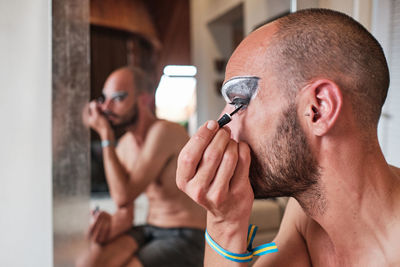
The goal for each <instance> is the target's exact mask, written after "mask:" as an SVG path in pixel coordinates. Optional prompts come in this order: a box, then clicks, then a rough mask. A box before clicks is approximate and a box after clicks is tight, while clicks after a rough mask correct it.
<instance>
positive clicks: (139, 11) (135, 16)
mask: <svg viewBox="0 0 400 267" xmlns="http://www.w3.org/2000/svg"><path fill="white" fill-rule="evenodd" d="M90 23H91V24H92V25H97V26H104V27H110V28H114V29H119V30H124V31H128V32H131V33H135V34H139V35H142V36H143V37H145V38H147V39H148V40H149V41H150V42H152V43H153V45H154V46H155V47H159V46H160V42H159V40H158V37H157V32H156V30H155V27H154V24H153V21H152V19H151V18H150V15H149V12H148V10H147V7H146V6H145V4H144V3H143V1H142V0H91V1H90Z"/></svg>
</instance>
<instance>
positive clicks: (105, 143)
mask: <svg viewBox="0 0 400 267" xmlns="http://www.w3.org/2000/svg"><path fill="white" fill-rule="evenodd" d="M109 146H112V147H114V146H115V142H114V141H110V140H101V147H102V148H105V147H109Z"/></svg>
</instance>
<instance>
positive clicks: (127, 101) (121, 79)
mask: <svg viewBox="0 0 400 267" xmlns="http://www.w3.org/2000/svg"><path fill="white" fill-rule="evenodd" d="M100 102H101V103H100V108H101V111H102V112H103V114H104V115H105V116H106V118H107V119H108V120H109V121H110V123H111V125H112V126H113V127H118V126H124V125H129V124H132V123H134V122H135V118H136V116H137V112H138V111H137V97H136V95H135V90H134V88H133V77H132V74H131V73H130V72H129V71H127V70H118V71H116V72H114V73H112V74H111V75H110V76H109V78H108V79H107V80H106V82H105V84H104V88H103V96H102V100H101V101H100Z"/></svg>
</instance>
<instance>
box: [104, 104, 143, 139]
mask: <svg viewBox="0 0 400 267" xmlns="http://www.w3.org/2000/svg"><path fill="white" fill-rule="evenodd" d="M104 113H105V115H106V117H107V114H110V115H112V116H118V115H116V114H113V113H112V112H111V111H107V110H106V111H104ZM118 117H121V116H118ZM138 118H139V112H138V105H137V103H135V104H134V105H133V106H132V109H131V112H130V114H129V115H128V116H127V117H126V118H125V119H124V120H123V121H121V122H120V123H114V122H113V121H111V120H109V119H108V121H109V122H110V125H111V128H112V129H113V130H114V132H125V130H126V128H128V127H129V126H133V125H135V124H136V123H137V121H138Z"/></svg>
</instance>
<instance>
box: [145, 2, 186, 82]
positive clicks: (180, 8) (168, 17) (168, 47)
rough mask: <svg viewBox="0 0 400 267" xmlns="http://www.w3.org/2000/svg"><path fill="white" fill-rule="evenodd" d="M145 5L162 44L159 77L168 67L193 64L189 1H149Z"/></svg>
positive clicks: (158, 66) (158, 64) (159, 55)
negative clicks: (165, 67) (191, 57)
mask: <svg viewBox="0 0 400 267" xmlns="http://www.w3.org/2000/svg"><path fill="white" fill-rule="evenodd" d="M145 3H146V5H147V7H148V10H149V13H150V15H151V17H152V19H153V21H154V25H155V28H156V29H157V32H158V36H159V38H160V42H161V44H162V49H161V51H160V53H159V54H158V63H157V73H158V75H159V76H160V75H161V74H162V70H163V68H164V66H166V65H171V64H176V65H189V64H191V59H190V10H189V0H168V1H165V0H147V1H146V2H145Z"/></svg>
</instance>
